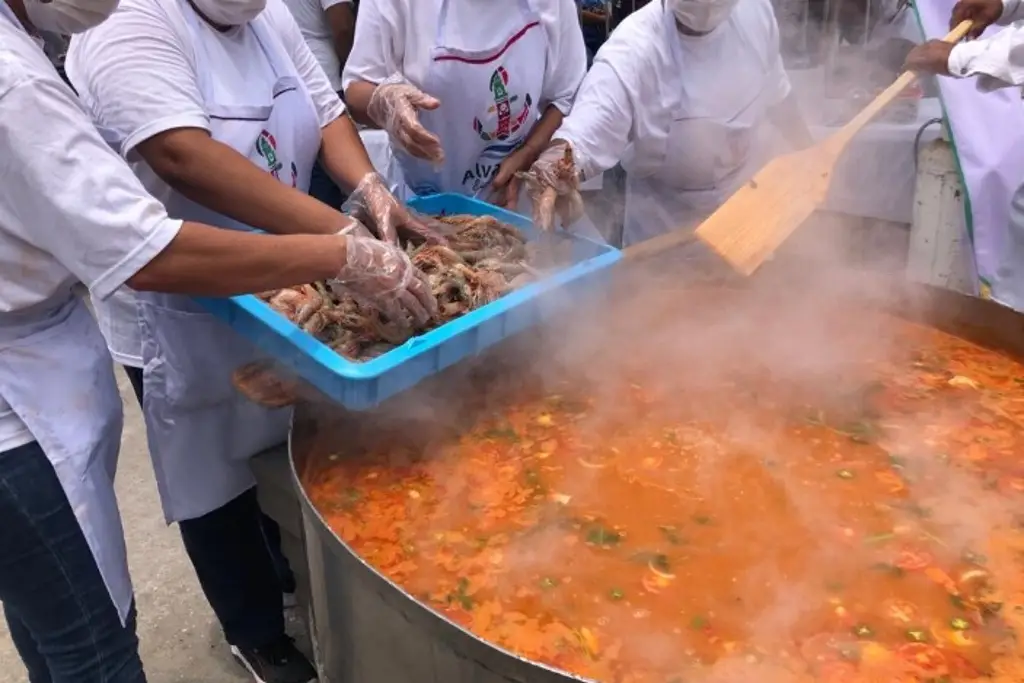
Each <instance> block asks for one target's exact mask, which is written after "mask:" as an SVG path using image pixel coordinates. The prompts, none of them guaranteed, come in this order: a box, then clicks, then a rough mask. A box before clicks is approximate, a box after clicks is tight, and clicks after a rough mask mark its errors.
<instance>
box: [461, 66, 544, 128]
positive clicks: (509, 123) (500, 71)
mask: <svg viewBox="0 0 1024 683" xmlns="http://www.w3.org/2000/svg"><path fill="white" fill-rule="evenodd" d="M488 88H489V89H490V91H491V95H492V96H493V97H494V104H493V105H492V106H490V107H488V108H487V113H488V114H494V113H495V112H497V114H498V127H497V128H495V129H494V130H492V131H489V132H488V131H486V130H484V124H483V123H482V122H481V121H480V119H478V118H476V117H474V118H473V130H475V131H476V134H477V135H479V136H480V139H481V140H484V141H485V142H490V141H491V140H507V139H508V137H509V136H510V135H512V134H514V133H517V132H519V129H520V128H522V127H523V124H524V123H525V122H526V120H527V118H528V117H529V115H530V108H531V107H532V106H533V100H532V99H531V98H530V94H529V93H527V94H526V97H525V98H524V99H523V108H522V110H521V111H520V112H519V114H518V115H517V116H516V117H515V118H514V119H513V118H512V103H513V102H516V101H518V100H519V95H509V93H508V71H506V70H505V67H503V66H499V67H498V68H497V69H495V70H494V73H493V74H491V80H490V82H489V83H488Z"/></svg>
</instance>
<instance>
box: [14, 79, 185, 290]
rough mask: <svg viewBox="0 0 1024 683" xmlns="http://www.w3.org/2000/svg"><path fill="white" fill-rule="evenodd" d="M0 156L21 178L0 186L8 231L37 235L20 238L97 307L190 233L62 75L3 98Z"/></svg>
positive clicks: (22, 84)
mask: <svg viewBox="0 0 1024 683" xmlns="http://www.w3.org/2000/svg"><path fill="white" fill-rule="evenodd" d="M8 66H9V64H0V68H7V67H8ZM7 75H10V74H9V73H8V74H7ZM4 80H5V81H7V80H8V79H7V78H5V79H4ZM0 149H3V150H4V167H5V168H7V169H9V170H10V169H17V172H16V173H14V172H11V173H5V174H4V182H3V183H0V225H5V226H10V225H24V226H29V229H28V230H27V231H26V234H24V235H19V237H20V238H21V239H23V240H24V241H25V242H26V243H28V244H31V245H32V246H34V247H36V248H37V249H40V250H42V251H45V252H48V253H50V254H52V255H53V256H54V257H55V258H56V259H57V260H58V261H60V263H61V264H62V265H63V266H64V267H65V268H67V269H68V270H69V271H71V273H73V274H74V275H75V276H76V277H77V278H78V279H79V280H81V282H83V283H84V284H85V285H86V286H87V287H88V288H89V291H90V293H91V294H92V295H93V296H95V297H97V298H100V299H104V298H106V297H108V296H110V295H111V294H113V292H114V291H115V290H116V289H118V288H119V287H121V285H123V284H124V283H125V282H126V281H127V280H128V279H129V278H131V277H132V276H133V275H135V274H136V273H137V272H138V271H139V270H141V269H142V268H143V267H144V266H145V265H146V264H147V263H149V262H150V261H151V260H152V259H153V258H154V257H155V256H156V255H157V254H159V253H160V252H161V251H163V250H164V248H165V247H166V246H167V245H168V244H170V242H171V240H173V239H174V237H175V236H176V235H177V234H178V231H179V230H180V228H181V221H177V220H172V219H170V218H168V216H167V212H166V211H165V210H164V207H163V206H162V205H161V204H160V202H158V201H157V200H155V199H154V198H153V197H151V196H150V195H149V194H147V192H146V190H145V189H144V188H143V187H142V184H141V183H140V182H139V180H138V179H137V178H136V177H135V174H134V173H132V171H131V169H130V168H129V167H128V165H127V164H126V163H125V162H124V161H123V160H121V159H120V158H119V157H118V156H117V154H115V153H114V152H113V150H111V149H110V147H109V146H107V144H106V143H105V142H104V141H103V139H102V138H101V137H100V135H99V133H98V132H97V131H96V128H95V127H94V126H93V125H92V122H91V121H90V120H89V117H88V115H87V114H86V113H85V112H84V111H83V110H82V108H81V106H80V105H79V104H78V102H77V101H76V100H75V98H74V95H73V94H72V93H71V91H70V89H69V88H68V87H67V86H66V85H64V83H61V82H60V81H59V80H58V79H57V75H56V74H54V75H53V77H52V78H47V77H40V76H23V77H21V78H19V79H17V82H14V83H13V85H12V86H11V87H9V88H8V89H7V90H5V91H4V92H2V93H0Z"/></svg>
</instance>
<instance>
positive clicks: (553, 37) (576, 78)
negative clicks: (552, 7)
mask: <svg viewBox="0 0 1024 683" xmlns="http://www.w3.org/2000/svg"><path fill="white" fill-rule="evenodd" d="M557 2H558V13H557V15H556V17H557V19H556V21H555V24H554V25H553V26H548V27H546V28H547V32H548V42H549V47H548V59H547V66H546V67H545V70H544V86H543V88H542V90H541V102H542V106H544V105H546V104H553V105H554V106H555V107H557V108H558V110H559V111H560V112H562V113H563V114H568V113H569V110H570V109H572V103H573V99H574V98H575V97H576V91H577V90H579V88H580V84H581V83H582V82H583V77H584V76H585V75H586V73H587V48H586V46H585V45H584V44H583V30H582V29H581V28H580V21H579V8H577V6H576V2H575V0H557Z"/></svg>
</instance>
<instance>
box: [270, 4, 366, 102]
mask: <svg viewBox="0 0 1024 683" xmlns="http://www.w3.org/2000/svg"><path fill="white" fill-rule="evenodd" d="M285 4H286V5H287V6H288V10H289V11H290V12H291V13H292V16H293V17H294V18H295V23H296V24H297V25H298V27H299V31H300V32H301V33H302V37H303V38H305V39H306V45H308V46H309V50H310V52H312V53H313V56H314V57H316V61H317V62H319V64H320V67H321V68H323V70H324V73H325V74H327V80H329V81H330V82H331V87H332V88H334V90H335V91H337V92H338V93H339V94H340V93H341V90H342V87H341V70H342V68H343V67H344V66H345V62H346V61H347V60H348V55H349V52H350V51H351V50H352V41H353V39H354V38H355V32H356V11H355V5H354V4H353V2H352V0H285Z"/></svg>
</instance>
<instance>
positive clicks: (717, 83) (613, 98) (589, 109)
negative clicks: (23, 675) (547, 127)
mask: <svg viewBox="0 0 1024 683" xmlns="http://www.w3.org/2000/svg"><path fill="white" fill-rule="evenodd" d="M665 11H666V10H665V9H664V7H663V5H662V3H660V2H652V3H649V4H647V5H645V6H644V7H642V8H641V9H639V10H637V11H636V12H634V13H633V14H631V15H630V16H628V17H627V18H626V19H625V21H623V22H622V24H620V25H619V27H618V28H616V29H615V31H613V32H612V34H611V36H610V37H609V39H608V42H606V43H605V44H604V45H603V46H602V47H601V49H600V50H599V51H598V53H597V55H596V57H595V58H594V65H593V67H591V69H590V71H589V72H587V77H586V78H585V79H584V80H583V85H581V86H580V92H579V95H578V96H577V97H576V103H575V105H574V107H573V110H572V113H571V114H570V115H569V116H567V117H566V119H565V121H563V122H562V126H561V127H560V128H559V129H558V131H556V132H555V135H554V138H556V139H562V140H567V141H569V143H571V145H572V147H573V151H574V153H575V154H576V157H577V161H576V163H577V167H578V168H579V169H580V171H581V172H582V173H583V176H584V177H585V178H592V177H595V176H597V175H599V174H600V173H601V172H602V171H604V170H606V169H609V168H611V167H612V166H614V165H615V164H617V163H619V162H623V166H624V167H625V169H626V171H627V172H631V171H633V170H634V169H635V168H637V167H644V165H645V163H646V162H647V161H648V159H645V158H644V157H645V155H647V153H648V152H650V151H654V152H655V153H656V154H658V153H661V152H662V151H664V149H665V141H666V140H667V138H668V134H669V129H670V127H671V125H672V117H673V114H674V113H675V112H674V111H673V109H674V108H675V107H676V106H680V105H683V106H684V108H687V109H690V108H692V109H695V111H692V115H694V116H702V115H707V114H706V111H707V110H712V111H723V110H724V111H729V112H730V114H732V113H738V111H739V110H740V109H742V108H743V107H744V106H745V104H746V103H747V102H749V100H750V97H751V93H757V92H762V93H763V96H764V97H765V98H766V100H767V101H768V102H770V103H771V104H773V105H774V104H777V103H779V102H781V101H782V100H783V99H785V97H786V96H787V95H788V94H789V92H790V89H791V86H790V82H789V76H788V74H787V73H786V69H785V67H784V66H783V63H782V55H781V54H780V52H779V29H778V24H777V23H776V21H775V14H774V11H773V9H772V5H771V2H770V1H769V0H744V2H741V3H739V4H738V5H737V6H736V9H734V10H733V12H732V14H731V15H730V17H729V20H728V21H727V22H726V23H724V24H722V25H721V26H719V27H718V28H716V29H715V31H714V32H712V33H710V34H709V35H707V36H703V37H697V36H683V35H682V34H680V33H678V32H676V31H666V30H665V21H666V19H665V17H664V12H665ZM670 41H677V42H678V47H679V50H678V51H677V50H676V49H674V48H675V47H676V46H673V44H672V42H670ZM677 54H678V55H681V59H682V60H683V61H684V62H685V64H682V65H681V64H679V63H678V60H677V58H676V55H677ZM679 78H684V79H687V88H686V89H685V90H688V91H689V92H690V93H691V96H690V97H686V96H685V95H684V88H681V87H679V86H678V84H679V80H678V79H679ZM730 118H731V116H730Z"/></svg>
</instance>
